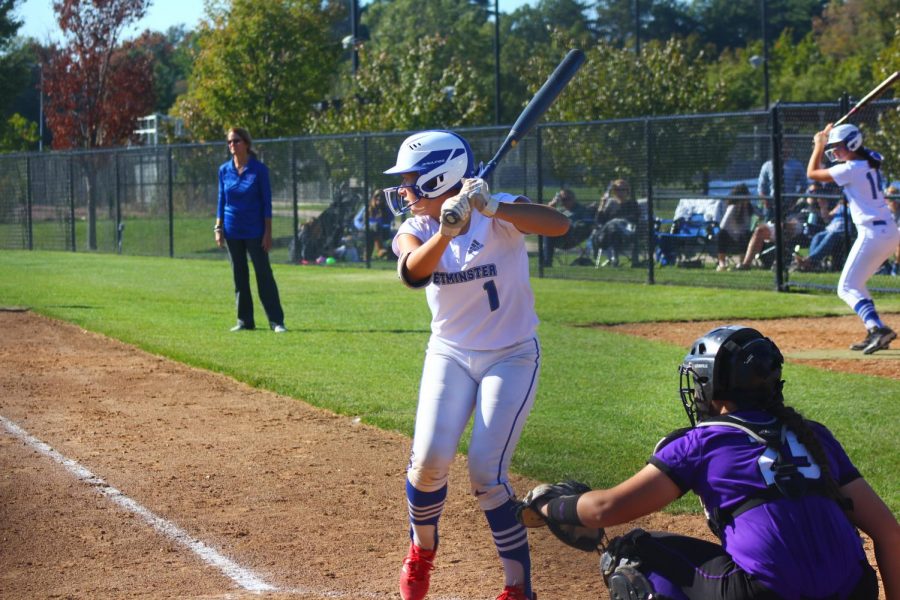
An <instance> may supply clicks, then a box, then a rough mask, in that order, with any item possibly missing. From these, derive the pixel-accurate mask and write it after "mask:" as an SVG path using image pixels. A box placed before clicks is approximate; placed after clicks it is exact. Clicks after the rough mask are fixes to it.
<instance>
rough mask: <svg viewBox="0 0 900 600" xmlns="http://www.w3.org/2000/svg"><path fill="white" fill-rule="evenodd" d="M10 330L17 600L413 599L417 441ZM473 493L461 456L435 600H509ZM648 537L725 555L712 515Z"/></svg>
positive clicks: (584, 577)
mask: <svg viewBox="0 0 900 600" xmlns="http://www.w3.org/2000/svg"><path fill="white" fill-rule="evenodd" d="M821 321H822V320H818V321H817V322H821ZM697 327H698V326H697V324H696V323H695V324H692V325H691V327H690V328H686V331H685V332H683V335H687V329H690V330H691V331H692V332H693V333H691V334H690V336H694V335H695V334H696V331H697ZM760 327H762V326H761V325H760ZM623 329H624V328H623ZM665 329H666V331H667V332H668V334H667V335H666V339H672V341H676V342H677V343H679V344H686V343H687V342H685V341H684V340H682V339H673V338H669V335H675V333H674V331H675V330H676V329H677V328H676V327H672V326H671V325H668V326H667V327H666V328H665ZM0 330H2V331H3V335H2V336H0V360H2V365H3V369H0V390H2V396H0V419H2V423H0V470H2V473H3V478H2V482H0V539H2V545H0V595H2V596H3V597H4V598H23V599H25V598H28V599H31V598H126V597H127V598H251V597H252V598H299V599H308V600H324V599H326V598H328V599H333V598H347V599H360V598H399V594H398V593H397V591H396V577H397V572H398V568H399V565H400V560H401V559H402V557H403V555H404V552H405V549H406V543H407V540H406V512H405V511H406V506H405V497H404V494H403V481H404V476H403V473H404V468H405V466H406V461H407V454H408V451H409V440H408V439H406V438H405V437H403V436H400V435H398V434H394V433H390V432H384V431H381V430H377V429H374V428H371V427H368V426H365V425H362V424H360V423H358V422H357V421H356V420H354V419H352V418H348V417H341V416H336V415H334V414H331V413H328V412H325V411H322V410H318V409H315V408H311V407H309V406H307V405H305V404H303V403H301V402H298V401H296V400H293V399H290V398H285V397H282V396H278V395H275V394H272V393H268V392H265V391H260V390H256V389H253V388H250V387H248V386H245V385H243V384H240V383H237V382H235V381H234V380H232V379H230V378H228V377H224V376H221V375H217V374H213V373H209V372H206V371H202V370H198V369H193V368H190V367H186V366H184V365H181V364H179V363H175V362H172V361H169V360H166V359H163V358H160V357H156V356H152V355H149V354H146V353H144V352H141V351H139V350H136V349H135V348H133V347H131V346H127V345H125V344H122V343H119V342H116V341H114V340H110V339H108V338H105V337H103V336H99V335H96V334H93V333H89V332H86V331H83V330H81V329H79V328H77V327H74V326H72V325H68V324H65V323H60V322H57V321H53V320H50V319H47V318H44V317H40V316H37V315H34V314H31V313H27V312H8V311H7V312H3V311H0ZM764 331H766V333H770V334H771V335H774V336H776V339H777V340H778V341H779V343H783V342H784V338H783V336H782V335H781V334H775V333H771V329H769V328H768V327H766V328H764ZM817 331H820V330H819V329H817ZM635 333H640V334H641V335H651V334H650V333H649V332H648V331H643V330H642V332H639V331H638V330H635ZM858 333H859V332H858V326H857V330H856V331H854V332H853V333H852V334H848V336H849V337H848V339H847V340H843V339H842V340H841V343H840V344H839V346H844V342H845V341H847V343H849V341H853V340H854V339H855V338H856V337H858ZM788 347H790V346H788ZM800 348H802V346H798V349H800ZM789 352H790V351H789ZM842 361H843V362H847V360H844V359H842ZM838 362H841V361H838ZM856 362H857V363H860V362H869V363H872V365H874V364H876V363H879V364H880V363H887V364H888V365H889V366H890V363H894V364H893V369H892V370H891V372H892V373H893V374H892V375H891V374H888V372H887V371H885V372H884V373H878V374H881V375H883V376H893V377H896V376H897V373H898V371H897V366H898V365H897V364H896V361H890V360H884V359H881V360H878V359H873V360H870V361H859V360H857V361H856ZM836 364H837V363H836ZM834 366H835V365H831V364H830V363H829V366H828V368H833V367H834ZM866 372H868V373H870V374H874V373H873V372H871V371H866ZM514 483H515V485H516V488H517V489H519V490H525V489H527V487H528V486H530V485H533V484H534V483H535V482H532V481H529V480H525V479H522V478H516V479H515V481H514ZM467 489H468V486H467V485H466V468H465V460H464V459H463V458H460V459H459V460H457V461H456V462H455V465H454V467H453V471H452V473H451V488H450V495H449V498H448V502H447V509H446V511H445V516H444V519H443V520H442V534H443V535H442V538H441V549H440V552H439V557H438V561H437V568H436V570H435V572H434V576H433V585H432V594H431V595H430V596H429V598H431V599H432V600H481V599H492V598H494V597H495V596H496V595H497V594H498V593H499V591H500V585H501V584H500V582H501V581H502V575H501V572H500V566H499V562H498V561H497V559H496V557H495V551H494V549H493V544H492V542H491V539H490V533H489V531H488V529H487V527H486V524H485V523H484V517H483V516H482V515H481V513H480V511H479V510H478V509H477V504H476V503H475V502H474V500H473V499H472V498H470V497H469V496H468V495H467V493H466V492H467ZM638 525H640V526H642V527H645V528H648V529H668V530H671V531H677V532H681V533H687V534H691V535H698V536H701V537H705V538H707V539H711V537H710V536H709V533H708V532H707V530H706V527H705V524H704V523H703V520H702V519H701V518H699V517H678V516H671V515H656V516H654V517H653V518H651V519H645V520H642V521H641V522H639V523H638ZM624 530H625V528H615V529H613V530H611V531H610V533H611V534H613V535H615V534H617V533H620V532H621V531H624ZM531 543H532V547H533V560H534V586H535V589H536V590H537V591H538V593H539V594H540V598H541V600H558V599H582V598H584V599H595V598H606V597H607V594H606V590H605V589H604V588H603V586H602V584H601V583H600V581H599V578H598V575H597V557H596V556H593V555H588V554H583V553H579V552H577V551H574V550H570V549H568V548H566V547H563V546H561V545H560V544H559V543H558V542H556V541H555V539H553V538H551V537H550V536H549V535H548V534H547V533H546V532H545V531H538V532H536V533H534V534H532V535H531ZM254 589H256V590H268V591H262V592H256V591H251V590H254Z"/></svg>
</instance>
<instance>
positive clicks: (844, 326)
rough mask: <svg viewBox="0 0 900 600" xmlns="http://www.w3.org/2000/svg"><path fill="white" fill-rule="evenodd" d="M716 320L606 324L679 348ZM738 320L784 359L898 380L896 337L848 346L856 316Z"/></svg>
mask: <svg viewBox="0 0 900 600" xmlns="http://www.w3.org/2000/svg"><path fill="white" fill-rule="evenodd" d="M882 318H883V319H884V321H885V324H887V325H888V326H889V327H891V328H893V329H894V330H895V331H900V315H894V314H887V315H882ZM722 324H723V323H722V322H721V321H685V322H681V323H627V324H625V325H615V326H613V327H608V328H607V329H612V330H614V331H619V332H622V333H628V334H631V335H638V336H641V337H644V338H648V339H656V340H665V341H667V342H671V343H673V344H676V345H678V346H681V347H683V348H688V347H690V345H691V343H692V342H693V341H694V340H695V339H697V336H698V334H699V335H702V334H703V332H705V331H709V330H710V329H712V328H713V327H716V326H718V325H722ZM741 325H746V326H748V327H754V328H756V329H758V330H759V331H760V332H762V333H763V334H764V335H766V336H768V337H770V338H772V339H773V340H775V343H776V344H778V347H779V348H780V349H781V351H782V352H783V353H784V355H785V360H788V361H793V362H797V363H802V364H807V365H810V366H814V367H819V368H821V369H827V370H829V371H844V372H847V373H860V374H862V375H876V376H878V377H890V378H892V379H900V340H897V341H895V342H894V343H893V345H892V347H891V348H889V349H887V350H882V351H880V352H876V353H874V354H872V355H870V356H865V355H863V354H862V353H861V352H852V351H850V350H849V347H850V344H853V343H855V342H858V341H860V340H861V339H863V338H864V337H865V335H866V331H865V328H864V327H863V326H862V323H861V322H860V320H859V317H857V316H856V315H847V316H844V317H822V318H816V319H759V320H744V321H742V322H741Z"/></svg>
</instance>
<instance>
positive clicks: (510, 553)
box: [484, 499, 531, 598]
mask: <svg viewBox="0 0 900 600" xmlns="http://www.w3.org/2000/svg"><path fill="white" fill-rule="evenodd" d="M515 507H516V505H515V503H513V501H512V499H510V500H507V501H506V502H505V503H504V504H502V505H500V506H499V507H497V508H494V509H492V510H486V511H484V515H485V516H486V517H487V520H488V524H489V525H490V527H491V534H492V535H493V536H494V544H495V545H496V546H497V553H498V554H499V555H500V561H501V562H502V563H503V571H504V573H505V574H506V585H520V586H525V595H526V596H527V597H529V598H531V554H530V553H529V551H528V531H527V530H526V529H525V527H524V526H522V525H521V524H520V523H519V522H518V521H516V510H515Z"/></svg>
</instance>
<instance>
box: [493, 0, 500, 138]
mask: <svg viewBox="0 0 900 600" xmlns="http://www.w3.org/2000/svg"><path fill="white" fill-rule="evenodd" d="M494 124H496V125H499V124H500V1H499V0H494Z"/></svg>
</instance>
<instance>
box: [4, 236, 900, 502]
mask: <svg viewBox="0 0 900 600" xmlns="http://www.w3.org/2000/svg"><path fill="white" fill-rule="evenodd" d="M274 269H275V276H276V279H277V281H278V284H279V288H280V291H281V295H282V301H283V304H284V308H285V314H286V316H287V326H288V328H289V329H290V331H289V332H288V333H287V334H285V335H274V334H272V333H271V332H269V331H267V330H257V331H255V332H246V333H241V334H232V333H230V332H229V331H228V328H229V327H230V326H231V325H232V324H233V323H234V308H233V300H232V291H231V272H230V267H229V265H228V263H227V261H224V260H221V261H202V260H183V259H169V258H149V257H136V256H115V255H107V254H102V255H101V254H87V253H71V252H42V251H34V252H27V251H2V252H0V306H19V307H28V308H30V309H32V310H34V311H35V312H38V313H41V314H45V315H48V316H51V317H55V318H59V319H63V320H66V321H70V322H73V323H76V324H78V325H80V326H81V327H84V328H85V329H89V330H92V331H96V332H100V333H103V334H105V335H108V336H110V337H113V338H117V339H121V340H123V341H125V342H128V343H131V344H134V345H136V346H138V347H140V348H143V349H144V350H147V351H149V352H152V353H155V354H159V355H163V356H168V357H171V358H173V359H175V360H178V361H182V362H184V363H187V364H190V365H193V366H197V367H201V368H206V369H210V370H213V371H217V372H221V373H224V374H226V375H229V376H232V377H234V378H236V379H239V380H241V381H245V382H247V383H249V384H251V385H254V386H258V387H262V388H266V389H269V390H272V391H275V392H278V393H281V394H285V395H288V396H291V397H294V398H297V399H298V400H302V401H305V402H308V403H310V404H313V405H316V406H320V407H323V408H326V409H329V410H332V411H335V412H337V413H341V414H345V415H353V416H359V417H361V418H362V419H363V420H364V421H365V422H367V423H370V424H374V425H377V426H379V427H383V428H386V429H392V430H397V431H401V432H403V433H405V434H408V435H409V434H411V433H412V427H413V420H414V416H415V403H416V394H417V388H418V383H419V375H420V372H421V368H422V357H423V352H424V348H425V344H426V342H427V339H428V335H429V330H428V323H429V313H428V308H427V306H426V304H425V300H424V298H423V296H422V293H421V292H416V291H412V290H409V289H406V288H405V287H403V286H402V285H401V284H399V283H398V282H397V279H396V276H395V275H394V273H393V271H392V270H387V269H372V270H365V269H346V268H328V267H296V266H290V265H286V264H276V265H275V266H274ZM533 285H534V289H535V294H536V298H537V308H538V314H539V316H540V318H541V326H540V336H541V341H542V344H543V351H544V367H543V373H542V376H541V382H540V389H539V392H538V400H537V403H536V405H535V409H534V411H533V412H532V415H531V417H530V419H529V422H528V425H527V426H526V428H525V433H524V436H523V438H522V441H521V443H520V445H519V448H518V451H517V453H516V455H515V458H514V461H513V468H514V469H515V470H516V471H518V472H520V473H522V474H525V475H529V476H531V477H535V478H537V479H541V480H557V479H560V478H565V477H575V478H578V479H582V480H585V481H587V482H588V483H590V484H592V485H595V486H607V485H611V484H614V483H616V482H618V481H619V480H620V479H622V478H623V477H626V476H628V475H630V474H631V473H632V472H633V471H634V470H636V469H638V468H640V467H641V466H642V465H643V464H644V462H645V461H646V459H647V457H648V456H649V454H650V452H651V450H652V448H653V445H654V444H655V443H656V442H657V441H658V440H659V438H660V437H662V436H663V435H664V434H665V433H668V432H669V431H670V430H672V429H674V428H676V427H682V426H684V425H686V424H687V419H686V417H685V414H684V411H683V409H682V407H681V404H680V400H679V399H678V391H677V387H678V376H677V372H676V366H677V365H678V364H679V363H680V360H681V358H682V356H683V355H684V353H685V351H686V349H685V348H682V347H676V346H673V345H670V344H666V343H661V342H650V341H646V340H643V339H638V338H634V337H630V336H625V335H620V334H616V333H612V332H609V331H604V330H599V329H596V328H592V327H585V325H590V324H611V323H624V322H635V321H660V320H694V319H697V320H699V319H714V320H721V321H729V322H740V321H741V320H743V319H753V318H774V317H792V316H816V315H820V316H824V315H844V314H847V313H848V309H847V308H846V306H845V305H844V304H843V303H842V302H841V301H840V300H839V299H838V298H837V297H836V296H835V295H833V294H776V293H774V292H770V291H754V290H742V291H738V290H723V289H715V288H704V287H682V286H648V285H642V284H629V283H609V282H606V283H604V282H594V281H565V280H558V279H533ZM878 306H879V309H880V310H881V311H882V312H900V297H898V296H897V295H887V296H884V297H880V298H878ZM257 310H258V311H260V312H259V314H258V318H260V319H262V318H264V316H263V315H262V313H261V308H260V307H259V304H258V303H257ZM702 333H704V332H703V331H700V330H698V331H697V335H698V336H699V335H700V334H702ZM764 333H765V332H764ZM810 335H815V332H812V331H811V332H810ZM237 341H239V343H235V342H237ZM777 341H778V340H777V339H776V342H777ZM785 379H786V380H787V386H786V396H787V398H788V403H789V404H792V405H793V406H795V407H796V408H798V409H799V410H800V411H801V412H804V413H806V414H808V416H810V417H812V418H815V419H816V420H819V421H822V422H824V423H825V424H827V425H828V426H829V427H830V428H831V429H832V430H833V431H834V432H835V433H836V435H837V436H838V437H839V439H841V440H842V441H843V443H844V445H845V447H846V448H847V450H848V452H849V453H850V455H851V457H852V458H853V459H854V461H855V462H856V464H857V466H858V467H859V468H860V470H861V471H862V472H863V474H864V475H865V476H866V477H867V479H868V480H869V481H870V482H871V483H872V485H873V486H874V487H875V489H876V490H878V492H879V493H880V494H881V495H882V497H884V498H885V500H886V501H887V502H888V504H889V505H890V507H891V509H892V510H893V511H894V513H895V514H897V513H900V485H898V483H900V436H898V435H897V433H898V424H900V381H895V380H887V379H883V378H876V377H866V376H861V375H849V374H838V373H831V372H826V371H822V370H818V369H814V368H810V367H804V366H798V365H794V364H788V365H787V366H786V368H785ZM461 450H462V451H464V450H465V447H463V448H461ZM672 510H675V511H696V510H699V507H698V503H697V501H696V499H695V498H694V497H692V496H688V497H686V498H685V499H682V500H681V501H679V502H678V503H677V504H676V505H674V507H673V509H672Z"/></svg>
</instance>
